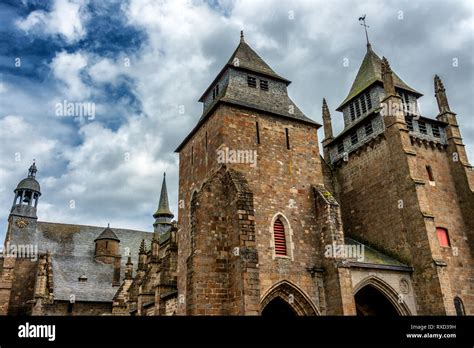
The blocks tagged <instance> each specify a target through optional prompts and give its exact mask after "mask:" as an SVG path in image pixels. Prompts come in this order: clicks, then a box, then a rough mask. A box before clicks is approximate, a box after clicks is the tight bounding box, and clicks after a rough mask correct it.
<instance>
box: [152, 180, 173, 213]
mask: <svg viewBox="0 0 474 348" xmlns="http://www.w3.org/2000/svg"><path fill="white" fill-rule="evenodd" d="M173 216H174V215H173V213H172V212H171V211H170V206H169V201H168V189H167V187H166V173H164V174H163V182H162V184H161V194H160V202H159V204H158V209H157V210H156V212H155V214H153V217H154V218H155V219H156V218H158V217H169V218H173Z"/></svg>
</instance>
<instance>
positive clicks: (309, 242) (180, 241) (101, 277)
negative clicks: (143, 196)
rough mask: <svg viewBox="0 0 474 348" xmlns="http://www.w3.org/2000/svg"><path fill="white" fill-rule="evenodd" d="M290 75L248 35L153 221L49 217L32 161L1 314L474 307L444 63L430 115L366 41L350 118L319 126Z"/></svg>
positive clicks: (462, 160)
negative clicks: (133, 224)
mask: <svg viewBox="0 0 474 348" xmlns="http://www.w3.org/2000/svg"><path fill="white" fill-rule="evenodd" d="M426 78H428V77H426ZM290 83H291V81H289V80H288V79H286V78H285V77H282V76H280V75H279V74H277V73H276V72H275V71H274V70H273V69H272V68H271V67H270V66H269V65H268V64H267V63H266V62H265V61H264V60H263V59H262V58H261V57H260V56H259V55H258V54H257V53H256V52H255V51H254V50H253V49H252V48H251V47H250V46H249V44H248V43H247V42H246V41H245V38H244V35H243V33H241V36H240V43H239V44H238V46H237V48H236V49H235V51H234V52H233V54H232V55H231V57H230V58H229V60H228V61H227V62H226V63H225V65H224V66H223V68H222V70H221V71H220V72H219V73H218V75H217V76H216V77H215V78H214V80H212V82H211V83H210V84H209V87H208V88H207V89H206V90H205V91H204V93H203V94H202V96H201V98H200V99H199V101H200V102H201V103H202V104H203V111H202V115H201V116H200V118H199V120H198V121H197V123H196V125H195V127H194V128H193V129H192V130H191V131H190V133H189V134H188V135H187V136H186V138H185V139H184V140H183V141H182V142H181V143H180V144H179V146H178V147H177V148H176V152H177V153H178V154H179V192H178V200H179V201H178V212H177V215H178V219H177V221H175V220H173V218H174V214H173V213H172V212H171V211H170V208H169V203H168V191H167V187H166V177H164V178H163V183H162V187H161V195H160V198H159V203H158V209H157V211H156V212H155V213H154V214H153V218H154V223H153V232H146V231H134V230H126V229H120V228H117V227H115V226H107V227H105V226H102V227H98V226H86V225H72V224H65V223H64V224H63V223H50V222H42V221H39V220H38V216H37V206H38V204H41V203H39V200H40V196H41V190H40V184H39V181H38V180H37V178H36V174H37V168H36V165H35V164H33V165H32V166H31V167H30V168H29V173H28V176H27V178H25V179H23V180H21V181H20V183H19V184H18V186H17V187H16V189H15V190H14V201H13V205H12V208H11V212H10V215H9V218H8V230H7V234H6V239H5V247H4V249H3V255H2V257H1V258H0V314H1V315H120V316H123V315H132V316H151V315H269V316H272V315H273V316H279V315H285V316H288V315H361V316H367V315H385V316H387V315H388V316H397V315H474V262H473V250H474V247H473V242H474V219H472V216H473V215H474V172H473V171H472V166H471V165H470V164H469V162H468V158H467V154H466V151H465V147H464V144H463V141H462V138H461V133H460V129H459V125H458V123H457V119H456V114H455V113H454V112H453V111H452V110H451V107H450V106H449V103H448V98H447V93H446V91H445V87H444V85H443V82H442V80H441V79H440V77H438V76H437V75H436V76H435V77H434V93H435V98H436V101H437V104H438V109H439V113H438V115H433V116H432V117H428V116H425V115H421V114H420V113H419V110H418V105H417V100H418V98H420V97H421V96H422V94H421V93H420V92H419V91H417V90H416V89H414V88H413V87H411V86H409V85H407V84H406V83H405V82H404V81H403V80H402V79H401V78H400V77H399V75H398V74H396V73H395V72H394V71H392V69H391V67H390V63H389V61H388V60H387V59H386V58H385V57H383V58H380V56H379V55H378V54H377V53H376V52H375V50H374V49H373V48H372V46H371V44H370V43H369V42H368V40H367V47H366V52H365V56H364V58H363V60H362V63H361V65H360V68H359V71H358V73H357V75H356V76H355V79H354V82H353V84H352V86H351V88H350V90H349V93H348V94H347V97H346V98H345V99H344V100H343V101H342V102H341V103H340V104H339V106H337V108H336V109H335V110H336V111H338V112H340V113H342V117H343V120H344V128H343V130H342V131H341V132H340V133H339V134H333V130H332V121H331V117H332V116H331V112H330V107H329V105H328V104H331V103H332V101H326V100H325V99H323V104H322V120H323V125H320V124H319V123H317V122H316V121H314V120H313V119H312V118H311V117H309V116H307V115H305V114H304V112H303V111H302V110H300V109H299V108H298V106H297V105H295V103H294V102H293V101H292V100H291V99H290V97H289V96H288V93H287V88H288V85H289V84H290ZM328 102H329V103H328ZM319 128H322V130H323V131H324V134H323V137H322V139H321V140H320V138H319V137H318V129H319ZM320 142H321V148H320V147H319V146H320ZM321 153H322V154H323V155H321ZM150 227H151V226H150ZM150 229H151V228H150Z"/></svg>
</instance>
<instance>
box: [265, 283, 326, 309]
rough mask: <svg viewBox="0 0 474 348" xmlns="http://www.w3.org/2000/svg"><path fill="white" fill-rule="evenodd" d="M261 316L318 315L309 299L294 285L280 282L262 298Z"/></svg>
mask: <svg viewBox="0 0 474 348" xmlns="http://www.w3.org/2000/svg"><path fill="white" fill-rule="evenodd" d="M260 308H261V312H260V313H261V314H262V315H268V316H294V315H318V314H319V313H318V311H317V309H316V307H314V305H313V304H312V302H311V300H310V298H309V297H308V296H307V295H306V294H305V293H304V292H303V291H301V290H300V289H298V288H297V287H296V286H295V285H293V284H291V283H290V282H288V281H285V280H284V281H281V282H279V283H277V284H275V285H273V286H272V287H271V288H270V289H269V290H268V291H267V292H266V294H265V295H264V296H263V300H262V302H261V304H260Z"/></svg>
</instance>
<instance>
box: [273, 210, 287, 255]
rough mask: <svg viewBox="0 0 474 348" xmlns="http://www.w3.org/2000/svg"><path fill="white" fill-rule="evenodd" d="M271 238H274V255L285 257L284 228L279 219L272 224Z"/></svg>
mask: <svg viewBox="0 0 474 348" xmlns="http://www.w3.org/2000/svg"><path fill="white" fill-rule="evenodd" d="M273 236H274V238H275V254H276V255H283V256H286V238H285V226H283V222H281V220H280V218H278V219H276V220H275V223H274V224H273Z"/></svg>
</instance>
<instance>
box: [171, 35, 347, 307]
mask: <svg viewBox="0 0 474 348" xmlns="http://www.w3.org/2000/svg"><path fill="white" fill-rule="evenodd" d="M289 84H290V81H289V80H287V79H285V78H283V77H281V76H280V75H278V74H277V73H275V71H274V70H272V69H271V68H270V67H269V66H268V65H267V64H266V63H265V62H264V61H263V60H262V58H260V57H259V56H258V54H257V53H256V52H255V51H254V50H253V49H252V48H251V47H250V46H249V45H248V44H247V43H246V42H245V39H244V36H243V33H241V38H240V43H239V45H238V46H237V48H236V50H235V51H234V53H233V54H232V56H231V57H230V59H229V60H228V62H227V64H226V65H225V66H224V67H223V68H222V70H221V71H220V72H219V74H218V75H217V77H216V78H215V79H214V81H213V82H212V83H211V84H210V85H209V87H208V88H207V89H206V91H205V92H204V94H203V95H202V97H201V98H200V101H201V102H202V103H203V113H202V116H201V118H200V119H199V121H198V123H197V125H196V126H195V127H194V129H193V130H192V131H191V132H190V134H189V135H188V136H187V137H186V138H185V140H184V141H183V142H182V143H181V145H179V147H178V148H177V150H176V151H177V152H179V157H180V169H179V170H180V171H179V224H178V225H179V227H180V230H179V232H178V245H179V249H180V253H179V259H178V293H179V303H178V314H191V315H193V314H198V315H199V314H206V315H214V314H216V315H218V314H220V315H243V314H246V315H256V314H261V313H263V314H265V311H266V310H267V311H269V309H268V308H272V310H279V309H282V310H286V309H287V310H289V311H292V312H294V313H298V314H307V315H314V314H317V313H318V312H323V313H328V314H353V313H355V309H354V304H353V299H352V293H351V292H350V276H349V273H348V272H349V271H348V270H347V269H345V268H344V267H339V265H335V264H334V263H332V262H327V260H325V259H324V257H323V255H322V254H323V249H324V245H325V244H327V243H333V242H334V243H341V240H342V239H343V236H342V226H341V224H340V223H337V221H338V219H339V215H338V209H339V207H338V205H337V203H332V202H331V201H330V200H328V199H326V198H324V197H323V196H322V195H323V193H324V194H325V193H327V192H326V191H325V190H324V187H323V186H321V185H322V184H323V182H324V179H323V174H322V169H321V161H320V155H319V148H318V137H317V129H318V128H319V127H320V125H319V124H317V123H316V122H314V121H313V120H311V119H310V118H308V117H307V116H306V115H304V113H303V112H302V111H301V110H300V109H299V108H298V107H297V106H296V105H295V104H294V103H293V101H292V100H291V99H290V98H289V96H288V93H287V87H288V85H289ZM315 197H316V199H315ZM325 197H329V196H325ZM316 211H318V212H319V214H318V216H317V217H316V214H315V212H316ZM329 214H333V215H332V217H333V218H334V219H335V222H334V224H332V225H331V226H327V225H323V224H322V223H321V222H322V221H326V219H329V218H330V217H329ZM318 221H319V222H318ZM322 267H324V268H325V272H322ZM324 282H326V283H327V284H331V287H330V288H331V292H330V293H329V292H326V291H325V289H324V286H323V283H324ZM314 304H317V306H318V308H319V309H318V308H317V306H315V305H314ZM285 306H286V307H285ZM285 308H286V309H285Z"/></svg>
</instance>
